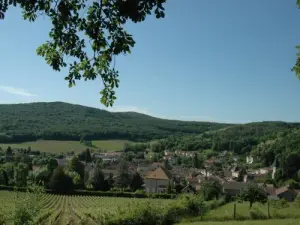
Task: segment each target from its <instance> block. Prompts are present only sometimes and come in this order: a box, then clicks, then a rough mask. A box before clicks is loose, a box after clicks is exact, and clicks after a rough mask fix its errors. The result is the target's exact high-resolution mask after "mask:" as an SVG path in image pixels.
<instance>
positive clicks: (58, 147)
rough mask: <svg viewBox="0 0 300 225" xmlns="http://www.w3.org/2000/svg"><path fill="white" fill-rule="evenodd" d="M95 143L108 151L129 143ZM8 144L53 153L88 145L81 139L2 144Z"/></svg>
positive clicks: (5, 146) (112, 141) (121, 141)
mask: <svg viewBox="0 0 300 225" xmlns="http://www.w3.org/2000/svg"><path fill="white" fill-rule="evenodd" d="M92 143H93V145H95V146H97V148H100V149H102V150H106V151H118V150H122V148H123V146H124V144H125V143H129V141H126V140H107V141H93V142H92ZM8 146H10V147H12V148H28V147H29V146H30V147H31V149H32V150H39V151H41V152H52V153H66V152H70V151H74V152H75V153H79V152H81V151H83V150H84V149H86V148H87V147H86V146H85V145H83V144H81V143H80V142H79V141H42V140H41V141H34V142H24V143H18V144H0V147H1V148H4V149H6V148H7V147H8Z"/></svg>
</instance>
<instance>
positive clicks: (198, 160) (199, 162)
mask: <svg viewBox="0 0 300 225" xmlns="http://www.w3.org/2000/svg"><path fill="white" fill-rule="evenodd" d="M203 163H204V158H203V157H202V156H201V155H199V154H198V153H195V155H194V157H193V166H194V167H195V168H197V169H200V168H202V166H203Z"/></svg>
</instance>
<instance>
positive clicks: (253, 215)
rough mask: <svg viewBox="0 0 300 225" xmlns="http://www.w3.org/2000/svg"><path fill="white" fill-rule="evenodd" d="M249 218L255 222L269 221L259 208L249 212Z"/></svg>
mask: <svg viewBox="0 0 300 225" xmlns="http://www.w3.org/2000/svg"><path fill="white" fill-rule="evenodd" d="M249 218H250V219H253V220H263V219H267V216H266V215H265V214H264V213H263V212H262V211H261V210H259V209H258V208H253V209H251V211H250V212H249Z"/></svg>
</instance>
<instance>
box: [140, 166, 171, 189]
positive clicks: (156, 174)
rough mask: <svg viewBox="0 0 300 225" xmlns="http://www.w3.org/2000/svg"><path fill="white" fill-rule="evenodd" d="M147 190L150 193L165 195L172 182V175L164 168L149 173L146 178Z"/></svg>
mask: <svg viewBox="0 0 300 225" xmlns="http://www.w3.org/2000/svg"><path fill="white" fill-rule="evenodd" d="M144 182H145V189H146V192H149V193H163V192H166V191H167V187H168V185H169V184H170V182H171V174H170V173H169V171H167V170H166V169H165V168H163V167H158V168H157V169H156V170H154V171H149V172H148V174H147V175H146V176H145V179H144Z"/></svg>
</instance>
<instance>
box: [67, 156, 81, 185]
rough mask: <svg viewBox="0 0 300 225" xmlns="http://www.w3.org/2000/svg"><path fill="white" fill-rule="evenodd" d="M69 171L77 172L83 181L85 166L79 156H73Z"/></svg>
mask: <svg viewBox="0 0 300 225" xmlns="http://www.w3.org/2000/svg"><path fill="white" fill-rule="evenodd" d="M68 169H69V170H70V171H75V172H77V173H78V174H79V175H80V177H81V179H82V180H83V179H84V165H83V164H82V163H81V162H80V161H79V159H78V157H77V156H73V157H72V159H71V160H70V162H69V164H68Z"/></svg>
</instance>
